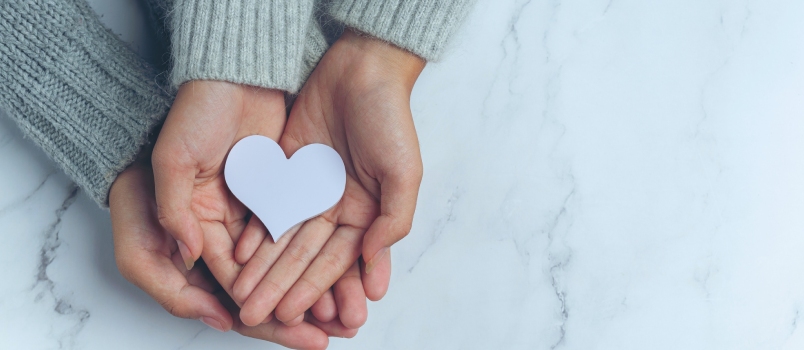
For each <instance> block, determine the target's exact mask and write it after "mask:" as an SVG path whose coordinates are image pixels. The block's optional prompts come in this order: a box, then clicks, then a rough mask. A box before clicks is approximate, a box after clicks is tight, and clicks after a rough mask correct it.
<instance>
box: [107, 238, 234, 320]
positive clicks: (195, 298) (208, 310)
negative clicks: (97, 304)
mask: <svg viewBox="0 0 804 350" xmlns="http://www.w3.org/2000/svg"><path fill="white" fill-rule="evenodd" d="M115 252H116V259H117V265H118V268H119V269H120V272H121V274H122V275H123V276H124V277H125V278H126V279H127V280H128V281H130V282H131V283H133V284H134V285H136V286H137V287H139V288H140V289H142V290H143V291H145V292H146V293H148V295H150V296H151V297H152V298H153V299H154V300H156V301H157V302H158V303H159V304H160V305H162V307H163V308H165V310H167V311H168V312H169V313H170V314H171V315H173V316H176V317H181V318H191V319H197V320H201V321H202V322H204V323H205V324H207V325H208V326H210V327H212V328H215V329H217V330H219V331H222V332H225V331H227V330H229V329H231V328H232V322H233V320H232V316H231V314H230V313H229V312H228V311H227V310H226V309H225V308H224V306H223V305H222V304H221V303H220V301H219V300H218V299H217V298H216V297H215V296H214V295H212V294H211V293H209V292H208V291H205V290H204V289H202V288H200V287H198V286H194V285H191V284H190V283H188V281H187V278H186V277H185V276H184V274H183V273H182V272H181V271H180V270H179V269H177V268H176V267H175V266H174V265H173V262H172V261H171V259H169V258H167V257H165V256H160V255H158V253H154V252H151V251H147V250H142V249H140V247H138V246H136V243H135V244H132V245H129V246H122V245H119V244H116V249H115ZM174 256H176V257H178V254H174Z"/></svg>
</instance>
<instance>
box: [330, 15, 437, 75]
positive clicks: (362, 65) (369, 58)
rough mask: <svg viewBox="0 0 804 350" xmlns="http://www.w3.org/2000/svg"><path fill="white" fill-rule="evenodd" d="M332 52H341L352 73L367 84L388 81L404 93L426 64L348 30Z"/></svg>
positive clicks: (375, 40) (395, 47)
mask: <svg viewBox="0 0 804 350" xmlns="http://www.w3.org/2000/svg"><path fill="white" fill-rule="evenodd" d="M333 48H336V49H340V50H343V51H345V56H346V59H347V60H348V64H350V65H351V66H352V69H354V70H357V71H360V72H364V74H367V75H368V78H369V79H370V80H374V79H384V80H391V81H392V82H395V83H398V84H401V86H403V87H404V88H406V89H407V90H408V91H410V90H412V89H413V85H414V84H415V83H416V79H418V78H419V75H420V74H421V72H422V70H423V69H424V66H425V64H426V63H427V62H426V61H425V60H424V59H422V58H421V57H419V56H417V55H415V54H413V53H411V52H410V51H407V50H404V49H402V48H400V47H398V46H395V45H393V44H391V43H388V42H386V41H383V40H380V39H378V38H375V37H373V36H370V35H368V34H364V33H360V32H358V31H355V30H353V29H350V28H347V29H346V30H345V31H344V33H343V35H342V36H341V37H340V39H338V41H337V42H336V43H335V45H333ZM357 75H358V76H359V74H357Z"/></svg>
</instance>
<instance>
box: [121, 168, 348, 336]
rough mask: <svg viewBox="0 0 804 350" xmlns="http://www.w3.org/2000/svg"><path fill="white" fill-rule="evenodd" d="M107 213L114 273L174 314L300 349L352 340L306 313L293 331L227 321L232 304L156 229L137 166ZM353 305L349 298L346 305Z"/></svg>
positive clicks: (145, 179) (143, 171)
mask: <svg viewBox="0 0 804 350" xmlns="http://www.w3.org/2000/svg"><path fill="white" fill-rule="evenodd" d="M109 209H110V211H111V217H112V229H113V232H114V247H115V258H116V260H117V266H118V268H119V269H120V272H121V273H122V274H123V276H124V277H125V278H126V279H127V280H129V281H130V282H131V283H133V284H135V285H136V286H138V287H139V288H141V289H143V290H144V291H145V292H146V293H148V294H149V295H150V296H151V297H153V298H154V299H155V300H156V301H158V302H159V304H161V305H162V306H163V307H164V308H165V309H166V310H167V311H169V312H170V313H171V314H173V315H174V316H178V317H183V318H193V319H200V320H201V321H202V322H204V323H205V324H207V325H209V326H210V327H212V328H215V329H217V330H220V331H227V330H229V329H232V328H234V330H235V331H237V332H238V333H241V334H243V335H247V336H250V337H254V338H258V339H263V340H267V341H271V342H275V343H279V344H282V345H284V346H287V347H292V348H300V349H323V348H326V346H327V343H328V340H327V336H328V335H329V336H339V337H352V336H354V335H355V334H356V333H357V331H356V330H353V329H348V328H346V327H344V326H343V325H342V324H341V323H340V322H338V321H337V320H336V321H332V319H334V317H331V318H330V319H328V320H327V319H323V320H317V319H315V318H313V317H311V316H310V314H309V313H308V315H307V317H306V320H307V321H309V322H303V323H302V324H300V325H299V326H297V327H288V326H286V325H284V324H282V323H280V322H278V321H273V322H269V323H267V324H262V325H259V326H257V327H246V326H245V325H243V324H242V323H241V322H239V321H238V320H236V319H235V318H233V316H234V315H237V313H238V312H239V310H237V306H235V305H234V303H233V302H232V300H231V299H229V298H228V296H227V295H226V293H224V292H223V291H222V289H221V287H220V285H218V284H217V283H216V282H215V280H214V279H212V278H211V276H209V271H207V270H206V269H204V267H205V266H204V264H203V263H202V264H199V266H196V268H194V269H193V270H189V271H188V270H187V269H186V267H185V266H184V264H183V262H182V258H181V256H180V254H179V252H178V246H177V244H176V241H175V240H174V239H173V238H172V237H170V236H169V235H168V234H167V233H166V232H165V231H164V229H163V228H162V227H161V226H160V225H159V222H158V220H157V215H156V212H157V210H156V201H155V197H154V187H153V175H152V173H151V169H150V168H149V167H148V166H147V165H145V164H143V163H142V162H138V163H135V164H134V165H132V166H130V167H129V168H128V169H126V170H125V171H124V172H123V173H121V174H120V175H119V176H118V177H117V179H116V180H115V182H114V184H113V185H112V189H111V191H110V194H109ZM339 283H340V282H339ZM336 286H337V285H336ZM345 297H347V298H349V296H348V295H347V296H345ZM354 301H355V300H354V298H353V299H352V302H351V303H354ZM316 307H317V308H318V312H316V313H317V314H318V315H319V316H326V315H332V314H333V313H336V312H337V310H335V307H334V304H333V303H331V302H330V301H328V300H326V299H322V300H321V301H319V302H318V303H316ZM227 309H228V310H227ZM342 312H347V313H348V312H350V310H342ZM322 318H323V317H322ZM233 320H234V322H233Z"/></svg>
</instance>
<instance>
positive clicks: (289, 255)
mask: <svg viewBox="0 0 804 350" xmlns="http://www.w3.org/2000/svg"><path fill="white" fill-rule="evenodd" d="M335 227H336V225H335V224H334V223H332V222H330V221H327V220H326V219H324V218H323V217H321V216H319V217H317V218H314V219H311V220H309V221H307V222H306V223H305V224H304V225H302V227H301V229H299V232H298V233H297V234H296V235H295V236H294V237H293V239H292V240H291V241H290V244H289V245H288V247H287V249H285V251H284V252H282V255H281V256H280V257H279V259H278V260H277V261H276V263H275V264H274V265H273V266H272V267H271V269H270V270H269V271H268V274H266V275H265V278H263V279H262V281H260V282H259V284H258V285H257V287H256V288H255V289H254V291H253V292H252V293H251V295H249V297H248V299H247V300H246V302H245V303H244V304H243V309H242V310H241V311H240V319H241V320H242V321H243V323H245V324H246V325H256V324H257V323H259V322H260V321H262V320H263V319H265V317H266V316H267V315H268V314H269V313H270V312H272V311H274V308H275V307H276V305H277V304H278V303H279V301H280V300H281V299H282V297H283V296H284V295H285V293H286V292H287V291H288V289H290V287H291V286H292V285H293V283H295V282H296V281H297V280H298V279H299V277H300V276H301V275H302V273H303V272H304V270H306V269H307V266H308V265H310V262H312V261H313V259H314V258H315V256H316V255H318V252H319V251H321V247H322V246H324V243H326V242H327V240H328V239H329V237H330V236H332V234H333V232H334V231H335ZM280 241H281V239H280ZM255 256H256V255H255ZM322 294H323V293H322ZM316 299H318V298H316ZM310 305H312V303H310ZM275 316H277V318H279V316H278V315H275ZM296 316H297V315H293V317H291V318H287V319H279V320H280V321H290V320H292V319H293V318H296Z"/></svg>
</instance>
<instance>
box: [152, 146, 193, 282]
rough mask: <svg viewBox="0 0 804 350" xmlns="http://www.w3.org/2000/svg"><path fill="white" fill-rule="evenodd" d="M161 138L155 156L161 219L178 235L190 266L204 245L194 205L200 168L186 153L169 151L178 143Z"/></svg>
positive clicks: (163, 224) (157, 194) (173, 233)
mask: <svg viewBox="0 0 804 350" xmlns="http://www.w3.org/2000/svg"><path fill="white" fill-rule="evenodd" d="M159 141H162V140H161V139H160V140H159ZM159 141H157V145H156V146H155V148H154V153H153V156H152V162H153V168H154V185H155V190H156V204H157V212H158V218H159V223H160V224H161V225H162V227H164V228H165V230H166V231H167V232H168V233H170V234H171V235H172V236H173V238H175V239H176V242H177V244H178V245H179V251H180V252H181V256H182V258H183V260H184V264H185V266H186V267H187V269H188V270H189V269H192V267H193V264H194V263H195V261H196V260H198V258H199V257H200V256H201V251H202V250H203V248H204V247H203V246H204V240H203V232H202V231H201V225H200V224H199V222H198V218H197V217H196V216H195V213H194V212H193V211H192V208H191V205H192V195H193V186H194V180H195V175H196V169H195V167H194V165H193V163H192V161H190V160H189V159H186V157H182V156H176V155H175V154H169V153H167V151H165V149H170V148H171V147H175V146H172V145H169V144H164V143H160V142H159ZM165 142H171V141H165ZM166 147H167V148H166Z"/></svg>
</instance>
